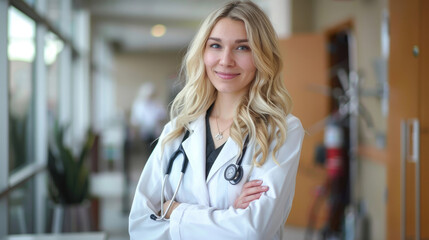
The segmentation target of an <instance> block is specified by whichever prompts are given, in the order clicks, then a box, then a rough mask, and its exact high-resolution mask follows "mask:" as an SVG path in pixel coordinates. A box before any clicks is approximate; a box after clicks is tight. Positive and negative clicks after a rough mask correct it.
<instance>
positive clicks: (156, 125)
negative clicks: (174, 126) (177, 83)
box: [130, 82, 167, 149]
mask: <svg viewBox="0 0 429 240" xmlns="http://www.w3.org/2000/svg"><path fill="white" fill-rule="evenodd" d="M166 118H167V111H166V109H165V108H164V106H163V105H162V104H161V103H160V102H159V101H157V100H156V99H155V86H154V85H153V83H151V82H146V83H143V84H142V85H141V86H140V89H139V92H138V94H137V97H136V99H135V100H134V103H133V106H132V109H131V118H130V122H131V125H132V126H133V127H136V128H137V131H138V136H139V138H140V139H141V140H143V141H144V142H145V143H146V144H147V145H150V146H155V145H156V139H157V138H158V136H159V135H160V134H161V131H162V127H163V125H164V124H165V120H166ZM151 149H152V147H151Z"/></svg>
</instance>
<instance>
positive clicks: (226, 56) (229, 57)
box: [219, 49, 235, 67]
mask: <svg viewBox="0 0 429 240" xmlns="http://www.w3.org/2000/svg"><path fill="white" fill-rule="evenodd" d="M219 64H220V65H221V66H227V67H232V66H234V64H235V60H234V55H233V53H232V51H231V50H229V49H225V50H224V51H222V54H221V56H220V60H219Z"/></svg>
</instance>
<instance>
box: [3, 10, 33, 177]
mask: <svg viewBox="0 0 429 240" xmlns="http://www.w3.org/2000/svg"><path fill="white" fill-rule="evenodd" d="M8 17H9V20H8V24H9V26H8V59H9V73H10V74H9V143H10V144H9V145H10V149H9V169H10V172H11V174H12V173H13V172H14V170H17V169H19V168H20V167H22V166H24V165H25V164H26V163H28V162H30V161H33V159H32V158H31V156H32V155H33V147H32V135H33V119H32V118H33V114H32V112H33V104H32V102H33V84H32V82H33V77H34V73H33V71H34V67H33V66H34V56H35V51H36V50H35V32H36V24H35V23H34V21H33V20H31V19H30V18H29V17H27V16H26V15H25V14H23V13H22V12H20V11H19V10H17V9H16V8H14V7H10V8H9V14H8Z"/></svg>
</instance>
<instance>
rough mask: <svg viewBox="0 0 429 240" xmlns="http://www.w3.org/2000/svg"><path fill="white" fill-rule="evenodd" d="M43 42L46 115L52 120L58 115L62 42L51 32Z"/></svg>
mask: <svg viewBox="0 0 429 240" xmlns="http://www.w3.org/2000/svg"><path fill="white" fill-rule="evenodd" d="M45 43H46V45H45V64H46V68H47V69H46V77H47V93H48V116H49V119H50V120H54V119H57V117H58V84H59V76H60V74H59V65H60V64H59V63H60V58H59V53H60V52H61V51H62V50H63V47H64V44H63V42H62V41H61V40H60V39H59V38H58V37H57V36H56V35H55V34H53V33H51V32H49V33H48V34H47V35H46V37H45Z"/></svg>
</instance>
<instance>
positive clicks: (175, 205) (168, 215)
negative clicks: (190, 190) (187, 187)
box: [163, 200, 180, 219]
mask: <svg viewBox="0 0 429 240" xmlns="http://www.w3.org/2000/svg"><path fill="white" fill-rule="evenodd" d="M170 202H171V200H168V201H166V202H165V203H164V205H163V206H164V210H167V208H168V205H170ZM179 205H180V203H178V202H174V201H173V204H171V208H170V210H169V211H168V212H167V214H166V215H165V218H166V219H170V216H171V214H172V213H173V210H174V209H176V208H177V207H178V206H179Z"/></svg>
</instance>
